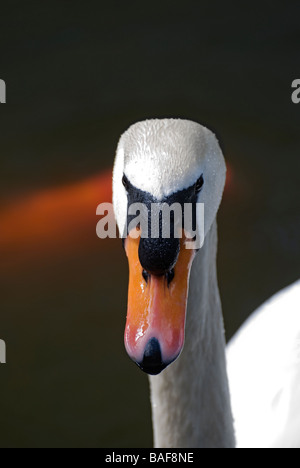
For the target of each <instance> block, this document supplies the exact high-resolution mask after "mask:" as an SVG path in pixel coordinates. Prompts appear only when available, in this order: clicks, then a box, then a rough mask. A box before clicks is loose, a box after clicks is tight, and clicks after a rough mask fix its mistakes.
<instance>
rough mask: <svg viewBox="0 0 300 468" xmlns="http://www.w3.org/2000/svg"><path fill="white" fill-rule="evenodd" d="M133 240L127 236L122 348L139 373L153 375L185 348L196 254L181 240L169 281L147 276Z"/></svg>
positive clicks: (138, 241) (134, 239)
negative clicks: (188, 301) (191, 272)
mask: <svg viewBox="0 0 300 468" xmlns="http://www.w3.org/2000/svg"><path fill="white" fill-rule="evenodd" d="M130 234H131V233H130ZM135 234H136V233H135ZM133 237H137V236H136V235H134V236H131V235H129V236H128V237H127V239H126V241H125V250H126V254H127V257H128V262H129V291H128V311H127V322H126V328H125V347H126V350H127V353H128V354H129V356H130V357H131V359H132V360H133V361H135V362H136V364H138V366H139V367H140V368H141V369H142V370H144V371H145V372H147V373H148V374H153V375H155V374H159V373H160V372H161V371H162V370H163V369H165V367H167V366H168V365H169V364H171V363H172V362H173V361H174V360H175V359H176V358H177V357H178V356H179V354H180V353H181V351H182V348H183V345H184V334H185V320H186V308H187V298H188V287H189V276H190V270H191V266H192V262H193V259H194V256H195V252H194V251H193V250H190V249H186V248H185V242H186V239H185V238H183V239H181V243H180V253H179V257H178V260H177V262H176V265H175V267H174V271H173V272H172V276H171V278H170V277H168V275H164V276H155V275H150V274H148V273H147V272H145V271H144V270H143V268H142V266H141V263H140V260H139V254H138V250H139V243H140V237H139V236H138V237H137V238H133Z"/></svg>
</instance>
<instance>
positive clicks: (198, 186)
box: [195, 174, 204, 193]
mask: <svg viewBox="0 0 300 468" xmlns="http://www.w3.org/2000/svg"><path fill="white" fill-rule="evenodd" d="M203 185H204V177H203V174H202V175H201V177H199V179H198V180H197V182H196V184H195V192H196V193H199V192H200V191H201V189H202V187H203Z"/></svg>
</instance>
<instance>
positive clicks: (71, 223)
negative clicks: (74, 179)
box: [0, 171, 112, 264]
mask: <svg viewBox="0 0 300 468" xmlns="http://www.w3.org/2000/svg"><path fill="white" fill-rule="evenodd" d="M111 199H112V173H111V171H106V172H103V173H101V174H99V175H98V176H95V177H92V178H89V179H86V180H83V181H81V182H78V183H74V184H70V185H65V186H62V187H58V188H52V189H45V190H41V191H39V192H37V193H33V194H32V195H31V196H28V197H26V198H25V199H21V200H17V201H14V202H12V203H10V204H9V205H8V206H6V208H4V209H2V210H1V211H0V255H1V258H2V261H3V260H4V261H5V263H6V264H10V263H14V264H16V263H18V262H20V261H22V259H25V258H26V260H27V261H28V260H30V259H34V258H36V257H41V256H42V257H48V256H49V255H50V256H53V255H60V254H62V253H66V252H67V251H70V250H72V249H74V248H78V249H83V248H86V247H88V245H87V244H88V243H89V242H92V243H93V242H96V241H97V240H98V239H97V238H96V231H95V229H96V223H97V218H96V208H97V206H98V204H99V203H102V202H111ZM1 263H2V262H1Z"/></svg>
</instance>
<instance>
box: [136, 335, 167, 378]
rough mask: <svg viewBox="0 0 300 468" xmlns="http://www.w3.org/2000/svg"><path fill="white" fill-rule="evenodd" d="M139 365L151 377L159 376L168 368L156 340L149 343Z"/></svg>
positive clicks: (152, 339) (153, 339)
mask: <svg viewBox="0 0 300 468" xmlns="http://www.w3.org/2000/svg"><path fill="white" fill-rule="evenodd" d="M137 365H138V366H139V368H140V369H141V370H142V371H143V372H146V374H149V375H158V374H160V373H161V372H162V371H163V370H164V369H165V368H166V367H167V365H168V364H166V363H164V362H163V360H162V356H161V349H160V344H159V341H158V340H157V339H156V338H151V340H149V341H148V343H147V346H146V348H145V352H144V357H143V360H142V362H137Z"/></svg>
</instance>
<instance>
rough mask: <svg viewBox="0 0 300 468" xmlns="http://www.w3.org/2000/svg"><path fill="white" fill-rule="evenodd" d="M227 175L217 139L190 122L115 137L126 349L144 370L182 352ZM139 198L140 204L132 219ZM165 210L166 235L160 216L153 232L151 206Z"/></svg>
mask: <svg viewBox="0 0 300 468" xmlns="http://www.w3.org/2000/svg"><path fill="white" fill-rule="evenodd" d="M225 177H226V167H225V162H224V158H223V155H222V152H221V149H220V146H219V144H218V141H217V139H216V137H215V136H214V134H213V133H212V132H211V131H209V130H208V129H206V128H205V127H202V126H201V125H199V124H197V123H195V122H191V121H187V120H175V119H164V120H148V121H144V122H140V123H137V124H135V125H133V126H132V127H130V128H129V130H127V132H125V133H124V135H122V137H121V139H120V142H119V145H118V148H117V154H116V160H115V166H114V173H113V202H114V210H115V215H116V220H117V224H118V227H119V230H120V232H121V233H122V235H123V238H124V247H125V251H126V254H127V257H128V262H129V292H128V311H127V322H126V328H125V347H126V350H127V352H128V354H129V356H130V357H131V358H132V359H133V361H135V362H136V363H137V364H138V365H139V367H140V368H141V369H142V370H144V371H145V372H147V373H148V374H153V375H155V374H159V373H160V372H161V371H162V370H164V369H165V368H166V367H167V366H168V365H169V364H171V363H172V362H173V361H174V360H175V359H176V358H177V357H178V356H179V354H180V353H181V350H182V349H183V346H184V333H185V319H186V307H187V299H188V289H189V275H190V271H191V267H192V263H193V260H194V257H195V255H196V254H197V251H198V250H199V248H200V247H201V246H202V245H203V243H204V242H205V236H206V235H207V233H208V231H209V230H210V227H211V226H212V223H213V221H214V219H215V217H216V214H217V211H218V208H219V205H220V202H221V199H222V194H223V189H224V184H225ZM137 203H138V207H139V206H140V205H141V207H142V208H143V207H144V209H140V210H139V211H138V212H136V215H137V214H138V216H136V218H134V216H133V213H134V212H135V209H132V208H136V207H137V205H136V204H137ZM174 204H175V205H176V207H177V208H178V211H177V212H176V210H175V209H174V211H173V210H172V208H173V206H174ZM162 207H167V208H168V207H169V208H170V210H169V212H168V210H166V213H168V215H169V217H168V220H169V222H170V225H171V226H169V228H168V229H167V231H166V233H167V234H166V235H163V231H164V225H165V220H164V216H162V215H159V216H158V218H156V219H157V223H156V224H157V226H156V227H155V229H154V231H155V234H153V229H152V228H153V227H154V224H155V223H154V221H153V220H154V216H153V210H154V211H155V209H157V208H159V210H160V212H162V211H163V210H162ZM197 207H203V209H202V211H201V210H198V208H197ZM189 210H190V211H189ZM171 211H172V213H173V214H172V213H171ZM187 212H189V214H190V218H191V223H190V224H189V225H188V226H190V228H186V224H185V214H186V213H187ZM170 213H171V214H170ZM199 213H203V214H204V216H199ZM134 221H135V223H134ZM151 223H152V224H153V225H152V226H151Z"/></svg>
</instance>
